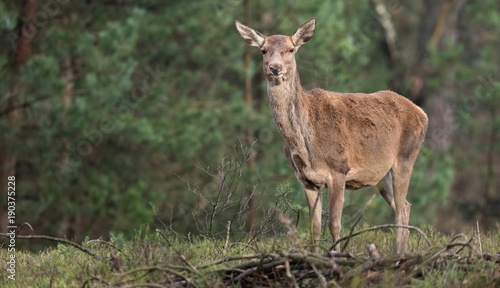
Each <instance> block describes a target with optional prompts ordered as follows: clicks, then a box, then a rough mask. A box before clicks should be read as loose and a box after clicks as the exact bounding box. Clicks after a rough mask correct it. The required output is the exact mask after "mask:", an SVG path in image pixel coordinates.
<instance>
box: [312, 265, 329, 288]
mask: <svg viewBox="0 0 500 288" xmlns="http://www.w3.org/2000/svg"><path fill="white" fill-rule="evenodd" d="M311 267H312V268H313V270H314V273H316V276H318V279H319V282H321V287H323V288H326V287H328V286H327V284H326V278H325V276H323V274H321V273H319V271H318V268H316V265H314V263H311Z"/></svg>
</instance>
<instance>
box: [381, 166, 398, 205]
mask: <svg viewBox="0 0 500 288" xmlns="http://www.w3.org/2000/svg"><path fill="white" fill-rule="evenodd" d="M377 188H378V191H379V192H380V194H381V195H382V197H384V199H385V202H387V204H389V206H391V207H392V210H394V212H396V204H395V203H394V190H393V186H392V175H391V171H389V172H387V174H385V176H384V178H382V180H380V182H378V184H377Z"/></svg>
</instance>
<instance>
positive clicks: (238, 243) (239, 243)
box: [229, 242, 260, 253]
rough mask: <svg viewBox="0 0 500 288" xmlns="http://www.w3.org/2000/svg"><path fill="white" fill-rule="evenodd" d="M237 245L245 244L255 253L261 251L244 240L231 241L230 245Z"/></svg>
mask: <svg viewBox="0 0 500 288" xmlns="http://www.w3.org/2000/svg"><path fill="white" fill-rule="evenodd" d="M236 245H241V246H245V247H248V248H250V249H252V250H253V251H254V252H255V253H260V252H259V250H257V249H256V248H255V247H253V246H252V245H249V244H247V243H243V242H234V243H231V244H230V245H229V246H230V247H232V246H236Z"/></svg>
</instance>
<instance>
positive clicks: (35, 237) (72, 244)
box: [0, 233, 103, 260]
mask: <svg viewBox="0 0 500 288" xmlns="http://www.w3.org/2000/svg"><path fill="white" fill-rule="evenodd" d="M0 237H4V238H9V237H10V235H9V234H7V233H0ZM16 239H43V240H49V241H53V242H58V243H64V244H68V245H70V246H73V247H75V248H77V249H79V250H81V251H83V252H85V253H87V254H89V255H90V256H92V257H95V258H98V259H100V260H103V259H102V257H101V256H100V255H97V254H95V253H94V252H92V251H90V250H89V249H87V248H85V247H83V246H81V245H80V244H78V243H75V242H73V241H69V240H66V239H62V238H56V237H51V236H46V235H16Z"/></svg>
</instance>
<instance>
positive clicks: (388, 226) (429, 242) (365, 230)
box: [330, 224, 432, 250]
mask: <svg viewBox="0 0 500 288" xmlns="http://www.w3.org/2000/svg"><path fill="white" fill-rule="evenodd" d="M383 228H406V229H412V230H415V231H417V232H418V233H420V234H422V236H423V237H424V239H425V241H427V244H429V246H431V245H432V244H431V241H430V240H429V238H427V236H426V235H425V233H424V232H423V231H422V230H420V229H418V228H417V227H415V226H410V225H400V224H384V225H379V226H373V227H370V228H367V229H363V230H359V231H357V232H356V233H353V234H352V235H349V236H347V237H342V238H340V239H338V240H337V241H335V243H333V245H332V247H330V250H333V249H334V247H335V246H336V245H337V244H338V243H340V242H342V241H344V240H347V239H349V238H350V237H354V236H357V235H359V234H363V233H366V232H370V231H374V230H379V229H383Z"/></svg>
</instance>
